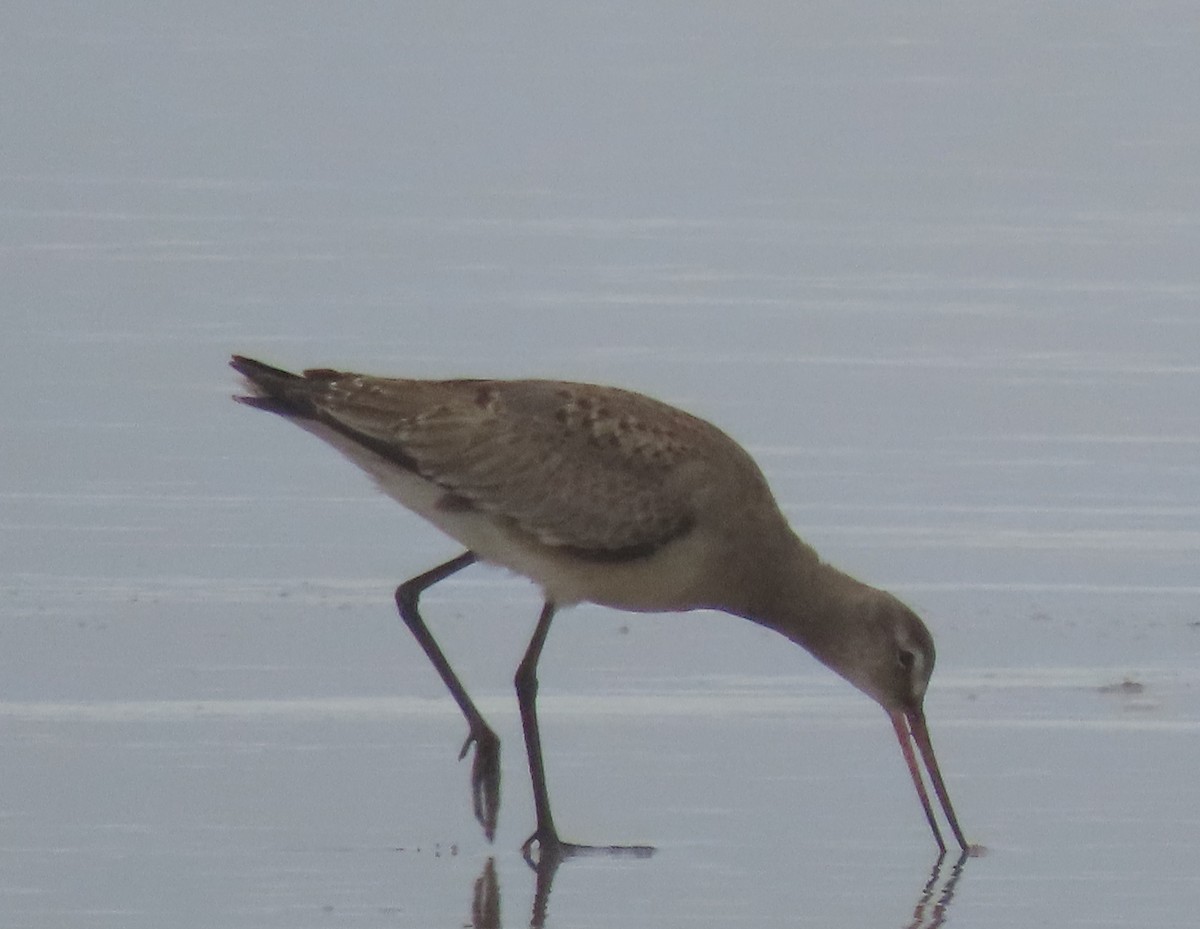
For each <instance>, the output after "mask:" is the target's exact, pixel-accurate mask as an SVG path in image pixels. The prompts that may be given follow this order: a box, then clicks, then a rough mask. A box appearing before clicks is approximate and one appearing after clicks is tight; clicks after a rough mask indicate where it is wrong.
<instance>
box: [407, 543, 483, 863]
mask: <svg viewBox="0 0 1200 929" xmlns="http://www.w3.org/2000/svg"><path fill="white" fill-rule="evenodd" d="M475 561H476V557H475V553H474V552H470V551H467V552H463V553H462V554H461V555H459V556H458V557H457V558H452V559H451V560H450V561H447V562H446V563H445V564H442V565H438V566H437V567H436V568H434V569H433V570H431V571H426V572H425V573H424V574H421V575H418V576H417V577H414V578H413V579H412V580H409V581H405V582H404V583H403V584H401V585H400V586H399V587H397V588H396V606H397V607H398V608H399V610H400V616H401V618H402V619H403V620H404V623H405V625H407V626H408V628H409V630H411V632H412V634H413V636H415V637H416V640H417V642H418V643H420V645H421V648H422V649H423V650H424V652H425V654H426V655H427V656H428V657H429V660H430V662H431V663H432V664H433V666H434V667H435V668H436V669H437V672H438V674H440V675H441V677H442V681H443V682H444V683H445V684H446V688H447V689H448V690H449V691H450V696H452V697H453V698H454V702H455V703H457V704H458V706H459V709H461V710H462V713H463V716H465V717H466V720H467V725H468V726H469V727H470V732H469V734H468V735H467V741H466V742H464V743H463V747H462V751H461V752H459V754H458V757H459V758H463V757H465V756H466V754H467V751H468V750H469V749H470V748H471V745H472V744H474V746H475V759H474V762H473V763H472V765H471V796H472V801H473V803H474V808H475V818H476V819H477V820H479V824H480V825H481V826H483V833H484V835H485V836H487V840H488V841H489V842H490V841H492V839H493V838H494V837H495V835H496V819H497V817H498V816H499V814H500V739H499V737H497V735H496V733H495V732H494V731H492V727H491V726H489V725H488V724H487V723H486V722H485V721H484V718H483V716H482V715H481V714H480V712H479V710H478V709H476V707H475V704H474V703H473V702H472V700H471V698H470V696H468V695H467V691H466V688H465V687H463V685H462V682H461V681H460V680H459V679H458V675H457V674H455V673H454V669H453V668H451V667H450V662H449V661H447V660H446V656H445V655H444V654H442V650H441V648H439V647H438V644H437V642H436V641H434V638H433V636H432V635H431V634H430V632H429V628H428V627H427V626H426V625H425V620H423V619H422V618H421V613H420V611H419V610H418V609H417V601H418V600H419V599H420V597H421V593H422V592H423V591H424V590H425V589H426V588H427V587H432V586H433V585H434V584H436V583H437V582H438V581H440V580H444V579H445V578H447V577H449V576H450V575H451V574H454V573H455V572H456V571H461V570H462V569H463V568H465V567H467V565H470V564H474V563H475Z"/></svg>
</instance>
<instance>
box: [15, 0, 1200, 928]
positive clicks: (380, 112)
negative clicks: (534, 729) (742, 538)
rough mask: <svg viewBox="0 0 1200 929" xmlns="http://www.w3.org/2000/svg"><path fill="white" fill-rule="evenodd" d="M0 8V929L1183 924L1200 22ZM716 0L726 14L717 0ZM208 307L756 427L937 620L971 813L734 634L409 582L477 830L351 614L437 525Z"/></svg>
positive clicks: (815, 675) (1193, 629)
mask: <svg viewBox="0 0 1200 929" xmlns="http://www.w3.org/2000/svg"><path fill="white" fill-rule="evenodd" d="M291 9H292V13H291V15H290V16H289V17H288V18H287V20H286V21H283V20H282V19H281V18H280V17H279V16H278V13H277V11H274V10H272V9H271V8H269V7H267V6H264V5H258V4H252V5H250V6H249V7H246V6H245V5H238V6H234V5H229V6H228V7H224V8H222V7H219V6H218V7H212V6H211V5H210V6H208V7H206V8H205V14H204V16H202V17H201V16H198V15H197V16H195V17H189V16H187V15H185V14H182V13H180V12H178V11H176V10H175V9H174V8H171V10H169V11H168V10H166V9H164V10H160V11H157V12H153V11H152V12H147V11H145V10H142V9H139V8H137V7H135V6H132V5H130V6H122V5H119V4H107V5H105V6H103V7H97V8H95V9H94V10H86V9H83V8H79V7H76V6H74V5H71V6H66V5H63V6H56V5H53V4H38V5H36V6H34V5H28V6H22V5H20V4H17V5H9V6H7V7H6V8H5V11H4V12H3V13H2V14H0V51H2V54H0V62H2V64H0V75H2V80H3V82H4V85H5V88H6V91H7V92H6V93H5V95H4V98H5V103H4V105H3V109H2V110H0V140H2V141H0V274H2V276H3V281H4V299H3V301H0V319H2V320H3V322H4V333H5V339H4V345H5V349H4V352H3V355H4V363H3V364H2V365H0V388H2V391H3V393H2V395H3V396H4V397H5V398H6V399H7V400H8V402H7V403H5V404H3V405H0V437H2V438H0V442H2V443H3V454H0V642H2V643H3V648H2V649H0V785H3V787H0V921H2V922H3V923H4V924H5V925H11V926H28V927H42V926H45V927H59V926H63V925H72V926H96V927H106V926H112V927H117V926H120V927H136V926H161V925H175V926H190V925H195V926H223V927H239V926H247V927H249V926H284V925H286V926H307V925H313V926H340V925H373V926H374V925H389V926H400V927H428V926H435V925H439V926H461V925H464V924H468V923H473V924H475V925H479V926H485V925H497V924H505V925H526V924H529V923H530V921H531V920H533V919H535V918H536V919H537V920H538V921H543V922H544V923H545V924H546V925H547V926H562V927H583V926H593V925H594V926H613V925H627V926H641V925H645V926H656V927H663V926H668V927H669V926H676V925H679V926H683V925H687V926H709V925H711V926H718V925H720V926H728V925H755V926H764V925H765V926H783V925H794V924H796V923H800V924H802V925H807V924H812V925H822V926H830V925H833V926H881V927H882V926H910V925H911V926H926V927H931V926H936V925H948V926H956V925H957V926H972V927H986V926H1009V925H1013V924H1047V925H1057V926H1072V925H1081V926H1089V927H1091V926H1105V925H1129V924H1131V923H1136V924H1149V925H1159V926H1176V925H1178V926H1191V925H1193V924H1194V920H1195V912H1196V909H1197V905H1198V904H1200V886H1198V881H1197V878H1196V876H1195V873H1194V872H1195V868H1194V866H1193V864H1192V862H1193V861H1194V859H1195V857H1196V851H1197V847H1198V846H1200V838H1197V837H1198V836H1200V814H1198V813H1197V812H1196V811H1197V809H1198V808H1200V807H1198V806H1197V802H1196V790H1195V776H1194V775H1195V771H1196V770H1197V766H1198V764H1200V680H1198V678H1200V574H1198V573H1197V570H1196V565H1197V564H1198V563H1200V520H1198V517H1200V455H1198V453H1200V412H1198V410H1200V408H1198V407H1197V403H1196V398H1197V397H1198V396H1200V351H1198V349H1197V346H1198V345H1200V312H1198V311H1197V306H1200V300H1198V298H1200V276H1198V272H1197V263H1196V261H1195V256H1196V255H1197V254H1200V236H1198V234H1197V229H1198V228H1200V194H1198V191H1200V185H1198V184H1197V181H1198V179H1200V174H1198V173H1197V171H1198V169H1197V167H1196V166H1197V165H1198V164H1200V157H1198V155H1200V121H1198V120H1197V115H1198V114H1197V111H1196V104H1195V102H1194V100H1193V97H1194V94H1193V93H1191V89H1190V88H1191V87H1193V86H1195V80H1194V78H1195V68H1196V65H1195V62H1196V61H1198V60H1200V54H1198V53H1200V33H1198V31H1197V27H1196V25H1195V22H1194V20H1195V17H1194V15H1191V12H1192V11H1191V8H1190V6H1189V5H1187V4H1183V3H1174V4H1173V3H1166V4H1158V5H1155V6H1153V7H1146V6H1144V5H1128V4H1118V3H1099V4H1089V5H1088V9H1087V13H1086V14H1082V13H1081V12H1080V11H1079V10H1078V9H1077V8H1076V7H1074V6H1071V5H1064V4H1050V5H1046V4H1017V5H1016V6H1013V5H1009V6H1008V7H1005V8H1003V9H1000V10H989V11H982V10H979V9H962V10H958V9H946V8H932V7H931V8H904V7H897V8H887V9H880V8H879V7H878V6H877V5H873V4H872V5H868V4H863V3H849V4H839V5H837V7H836V8H835V9H829V10H810V9H807V8H806V9H804V10H799V9H793V5H789V4H778V5H772V4H764V5H762V6H760V7H757V8H755V9H754V10H753V11H750V12H742V11H738V12H735V11H734V8H733V7H728V6H727V5H718V4H711V5H710V4H690V5H687V6H679V7H669V8H644V7H642V6H628V7H611V8H605V9H596V8H593V7H591V6H586V7H585V6H583V5H569V6H567V7H565V8H564V7H561V6H560V7H556V8H554V9H551V10H546V9H539V8H536V7H535V6H534V5H525V4H519V5H517V6H516V7H515V8H514V7H511V6H510V7H507V8H504V9H503V10H501V9H496V10H493V9H490V8H489V9H482V8H475V7H471V8H468V7H462V8H456V7H445V6H442V7H438V8H436V9H430V10H427V11H423V12H414V11H412V10H409V9H401V8H399V7H397V8H396V9H394V10H393V9H391V8H389V7H380V8H360V7H355V8H354V10H353V12H345V11H342V10H341V9H340V8H335V7H331V6H327V5H321V4H307V5H306V4H300V5H293V7H292V8H291ZM739 10H740V8H739ZM232 351H239V352H244V353H247V354H252V355H258V356H261V357H264V358H265V359H267V360H270V361H273V362H276V363H279V364H282V365H285V366H289V367H302V366H310V365H342V366H348V367H356V368H360V369H362V370H367V371H371V372H378V373H388V372H395V373H412V374H419V375H430V376H436V375H459V374H497V375H518V374H521V375H542V376H563V377H571V378H576V379H586V380H597V381H603V382H608V383H617V384H622V385H625V386H630V387H634V388H638V389H642V390H645V391H647V392H649V393H652V394H654V395H656V396H660V397H663V398H664V399H667V400H671V401H674V402H676V403H679V404H682V405H684V406H686V407H687V408H689V409H691V410H693V411H695V412H697V413H700V414H701V415H704V416H706V417H708V418H710V419H712V420H714V421H715V422H717V423H718V424H720V425H721V426H722V427H724V428H726V429H727V430H728V431H730V432H731V433H732V434H733V435H735V436H736V437H737V438H738V439H739V440H741V441H743V442H744V443H745V444H746V445H747V446H748V447H749V448H750V449H751V450H752V451H753V452H754V454H755V455H756V457H757V458H758V459H759V460H760V462H761V463H762V465H763V467H764V470H765V471H766V472H767V474H768V476H769V478H770V480H771V482H772V484H773V486H774V487H775V489H776V492H777V494H778V496H779V498H780V500H781V502H782V504H783V505H784V507H785V509H786V510H787V512H788V514H789V516H790V517H791V518H792V520H793V522H794V523H795V525H796V526H797V528H798V529H799V530H800V531H801V532H802V533H803V534H804V535H805V537H806V538H807V539H808V540H809V541H811V542H812V543H813V544H814V545H816V546H817V547H818V549H819V550H820V551H821V552H822V553H823V554H824V555H825V556H826V557H827V558H828V559H829V560H831V561H833V562H835V563H837V564H838V565H840V566H842V567H844V568H846V569H847V570H850V571H851V572H853V573H855V574H857V575H860V576H862V577H863V578H864V579H866V580H869V581H871V582H873V583H876V584H879V585H880V586H885V587H888V588H889V589H892V590H894V591H895V592H897V593H898V594H899V595H900V596H901V597H903V598H904V599H905V600H907V601H908V602H910V603H911V604H912V605H913V606H914V607H915V608H916V609H918V611H919V612H920V613H921V614H922V615H923V616H924V617H925V618H926V620H927V621H928V623H929V625H930V627H931V628H932V629H933V631H934V634H935V636H936V639H937V643H938V656H939V661H938V669H937V671H936V673H935V676H934V681H933V685H932V689H931V692H930V695H929V699H928V702H927V708H928V716H929V721H930V726H931V730H932V733H933V737H934V740H935V742H936V744H937V747H938V752H939V757H940V759H941V763H942V768H943V771H944V773H945V774H946V776H947V780H948V784H949V788H950V791H951V794H952V796H953V798H954V801H955V804H956V806H957V808H958V812H959V817H960V819H961V820H962V822H963V825H964V828H965V829H966V831H967V834H968V836H969V838H971V839H972V841H976V842H979V843H981V844H982V845H984V846H986V848H987V850H988V851H987V854H986V855H984V856H983V857H979V858H971V859H968V860H967V861H965V862H963V863H962V864H961V866H960V867H956V865H955V863H954V862H952V861H950V860H947V861H945V862H943V863H942V864H941V867H940V869H935V861H934V849H933V845H932V842H931V840H930V838H929V836H928V834H927V830H926V827H925V824H924V823H923V821H922V817H921V812H920V809H919V807H918V805H917V802H916V799H915V797H913V796H912V787H911V784H910V783H909V782H908V779H907V774H906V772H905V770H904V765H903V762H902V760H901V758H900V756H899V752H898V751H897V750H896V747H895V745H894V739H893V737H892V734H891V729H890V727H889V726H888V723H887V720H886V718H885V717H884V716H883V714H882V713H880V712H879V711H878V709H877V708H876V707H874V706H873V705H872V704H870V703H869V702H868V701H867V700H866V699H865V698H863V697H861V696H859V695H858V694H857V693H856V692H854V691H853V690H851V688H849V687H848V686H847V685H845V684H844V683H843V682H841V681H840V680H838V679H836V678H834V677H833V676H832V675H830V674H829V673H828V672H826V671H824V670H823V669H822V668H820V667H818V666H817V665H816V664H815V662H813V661H812V660H811V659H809V658H808V657H807V656H806V655H804V654H803V653H802V652H800V651H799V650H798V649H796V648H794V647H791V646H788V645H787V644H786V643H784V642H783V641H782V640H781V639H779V638H777V637H775V636H774V635H772V634H771V633H768V632H765V631H763V630H760V629H757V628H754V627H751V626H749V624H747V623H744V622H741V621H738V620H734V619H730V618H728V617H723V616H717V615H708V614H695V615H690V616H664V617H640V616H638V617H635V616H628V615H623V614H618V613H613V612H609V611H605V610H601V609H598V608H593V607H580V608H578V609H575V610H572V611H569V612H567V613H564V614H563V616H562V617H561V618H560V619H559V620H558V621H556V625H555V629H554V631H553V633H552V635H551V637H550V640H549V642H548V644H547V648H546V653H545V656H544V660H543V663H542V673H541V678H542V709H543V715H544V720H543V728H544V736H545V740H546V743H547V754H548V758H547V764H548V768H549V771H548V774H549V779H550V789H551V791H552V795H553V797H554V802H555V811H556V817H557V819H558V821H559V825H560V828H561V829H562V831H563V833H564V835H565V836H566V837H567V838H570V839H574V840H577V841H581V842H594V843H603V844H609V843H651V844H653V845H655V846H656V847H657V849H658V852H657V854H655V855H654V856H653V857H652V858H650V859H647V860H631V859H628V858H586V859H581V860H574V861H570V862H567V863H565V864H564V865H563V866H562V867H561V868H560V869H559V870H558V872H557V874H555V875H554V880H553V886H552V888H549V889H550V892H549V894H548V896H546V891H547V889H548V888H547V886H546V882H545V881H544V880H543V882H542V884H541V886H540V888H539V884H538V881H537V877H536V875H535V874H534V873H533V872H532V871H531V870H530V869H529V868H528V867H527V866H526V865H525V863H524V862H523V861H522V859H521V857H520V855H519V852H518V848H519V846H520V844H521V842H522V840H523V839H524V838H525V836H526V835H527V834H528V832H529V830H530V829H531V828H532V803H531V797H530V792H529V785H528V775H527V773H526V772H525V770H524V763H523V752H522V750H521V748H520V744H521V743H520V727H519V722H518V720H517V716H516V708H515V700H514V699H513V698H512V696H511V692H510V691H511V684H510V680H511V674H512V671H513V669H514V668H515V666H516V662H517V660H518V658H519V656H520V653H521V651H522V649H523V646H524V641H525V639H526V637H527V636H528V634H529V632H530V631H531V630H532V627H533V622H534V619H535V618H536V614H537V609H538V599H537V596H536V592H534V591H532V590H531V589H529V587H528V586H527V585H526V584H525V583H524V582H522V581H520V580H516V579H509V578H505V577H503V576H502V575H500V574H499V573H497V572H493V571H488V570H486V569H478V568H476V569H472V570H471V571H468V572H464V574H463V575H462V576H461V578H458V579H456V580H454V581H453V582H448V583H447V584H446V585H444V586H442V587H439V588H437V589H436V590H435V591H433V592H432V593H431V594H430V595H429V596H428V597H427V600H426V602H427V615H428V617H429V619H430V623H431V625H432V626H433V628H434V630H435V633H436V635H437V636H438V637H439V640H441V641H442V643H443V645H444V646H445V648H446V650H447V652H449V653H450V655H451V656H452V660H453V661H454V663H455V665H456V667H457V668H458V669H459V671H460V673H461V674H462V676H463V677H464V678H465V679H466V680H467V681H468V684H469V687H470V689H471V691H472V693H473V694H475V695H476V696H477V697H478V699H479V702H480V704H481V707H482V708H483V710H484V711H485V713H487V715H488V717H489V719H490V720H491V721H492V723H493V725H494V726H495V727H496V728H497V730H498V731H499V732H500V735H501V737H502V739H503V744H504V755H503V765H504V768H503V805H502V809H501V814H500V827H499V832H498V835H497V837H496V841H495V843H494V844H492V845H489V844H488V843H486V842H485V841H484V839H483V838H482V836H481V835H480V832H479V828H478V826H477V825H476V824H475V822H474V820H473V818H472V815H471V810H470V806H469V794H468V767H467V765H466V763H462V764H459V763H456V762H455V754H456V752H457V750H458V748H459V745H460V739H461V738H462V736H463V735H464V726H463V724H462V721H461V719H460V718H459V716H458V715H457V710H456V709H455V707H454V706H453V704H452V703H451V702H450V701H449V700H448V699H447V698H446V697H445V695H444V694H443V692H442V689H441V685H440V682H439V681H438V680H437V678H436V676H435V675H434V674H433V672H432V671H431V670H430V669H429V668H428V667H427V665H426V662H425V659H424V657H423V656H422V655H421V653H420V651H419V649H418V648H416V647H415V645H414V644H413V643H412V642H411V640H410V639H409V638H408V637H407V633H406V631H405V630H404V629H403V626H402V625H401V623H400V622H399V621H398V619H397V618H396V616H395V611H394V606H393V604H392V600H391V593H392V590H393V589H394V587H395V585H396V583H398V582H399V581H400V580H403V579H404V578H405V577H407V576H409V575H412V574H415V573H417V572H418V571H420V570H423V569H424V568H426V567H428V566H430V565H432V564H435V563H437V562H438V561H439V560H443V559H445V558H447V557H450V556H452V555H453V554H455V552H456V550H455V548H454V546H453V543H451V542H450V541H449V540H446V539H444V538H442V537H440V536H439V535H438V534H437V533H436V532H435V531H434V530H432V529H429V528H427V527H425V526H423V525H421V524H420V523H418V522H417V521H416V520H415V518H413V517H410V516H409V515H407V514H405V513H404V512H403V511H402V510H400V508H399V507H396V506H395V505H393V504H391V503H389V502H387V501H385V500H383V499H381V498H379V497H378V496H376V495H375V494H374V493H373V492H372V491H371V489H370V488H369V486H368V484H367V482H366V481H365V480H364V479H362V478H361V477H360V476H359V475H357V474H356V473H354V471H353V469H352V468H351V467H350V466H349V465H347V464H346V463H345V462H343V461H341V460H340V459H339V458H338V457H337V456H336V455H334V454H332V453H331V452H329V451H328V450H327V449H325V448H322V447H320V445H319V444H318V443H316V442H314V441H313V440H312V439H311V438H309V437H308V436H306V435H304V434H303V433H301V432H300V431H299V430H294V429H289V428H287V426H286V424H283V423H278V422H273V421H270V420H267V419H266V418H265V417H262V416H256V415H255V414H254V412H253V411H251V410H247V409H245V408H240V407H237V406H235V405H234V404H232V403H230V402H229V401H228V399H227V396H228V394H229V393H231V392H233V391H234V389H235V388H236V384H235V381H234V378H233V377H232V375H231V373H230V372H229V371H228V370H227V369H226V368H225V362H226V359H227V356H228V354H229V353H230V352H232Z"/></svg>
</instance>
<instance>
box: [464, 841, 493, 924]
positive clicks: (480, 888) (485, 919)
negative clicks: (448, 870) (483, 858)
mask: <svg viewBox="0 0 1200 929" xmlns="http://www.w3.org/2000/svg"><path fill="white" fill-rule="evenodd" d="M470 926H471V927H472V929H500V884H499V882H498V881H497V880H496V860H495V859H494V858H489V859H488V860H487V864H485V865H484V866H483V871H482V872H481V873H480V875H479V877H477V878H475V892H474V895H473V896H472V899H471V922H470Z"/></svg>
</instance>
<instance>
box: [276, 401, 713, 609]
mask: <svg viewBox="0 0 1200 929" xmlns="http://www.w3.org/2000/svg"><path fill="white" fill-rule="evenodd" d="M296 424H297V425H299V426H301V427H302V428H304V429H306V430H307V431H308V432H311V433H312V434H313V435H315V436H317V437H318V438H321V439H323V440H324V441H326V442H328V443H329V444H330V445H332V446H334V447H335V448H336V449H338V451H340V452H341V453H342V454H343V455H345V456H346V457H347V458H349V459H350V460H351V461H353V462H354V463H355V464H356V465H358V466H359V467H360V468H362V469H363V470H364V471H366V472H367V473H368V474H369V475H371V477H372V478H373V479H374V480H375V483H376V484H377V485H378V486H379V488H380V489H381V490H382V491H383V492H384V493H386V494H387V495H388V496H389V497H391V498H392V499H393V500H396V501H397V502H398V503H400V504H402V505H403V506H405V507H406V508H408V509H410V510H412V511H413V512H414V513H416V514H417V515H419V516H422V517H424V518H425V519H426V520H428V521H429V522H431V523H433V525H435V526H437V527H438V528H439V529H441V530H442V531H443V532H444V533H446V534H447V535H448V536H450V537H451V538H453V539H456V540H457V541H458V542H460V543H461V544H462V545H463V546H464V547H465V548H467V549H470V550H471V551H472V552H474V553H475V554H476V555H477V556H478V557H479V558H480V559H481V560H482V561H486V562H489V563H491V564H496V565H500V566H502V567H505V568H508V569H509V570H511V571H513V572H515V573H517V574H520V575H523V576H524V577H527V578H529V579H531V580H532V581H534V582H535V583H536V584H538V585H539V586H540V587H541V588H542V590H543V592H544V593H545V596H546V598H547V599H548V600H552V601H553V602H554V603H556V604H558V605H559V606H567V605H570V604H573V603H580V602H584V601H587V602H592V603H600V604H604V605H606V606H612V607H617V608H619V609H626V610H634V611H641V612H662V611H669V610H684V609H692V608H695V607H698V606H702V605H704V604H702V603H701V602H699V600H698V599H697V595H696V590H697V585H698V582H699V581H700V580H701V579H702V577H703V574H704V568H703V566H704V564H705V562H706V555H707V546H706V545H705V542H704V539H703V535H702V534H701V533H699V532H695V531H693V532H690V533H688V534H686V535H685V536H683V537H682V538H681V539H679V540H677V541H675V542H672V543H670V544H668V545H666V546H664V547H663V548H661V549H659V550H658V551H657V552H655V553H654V554H653V555H651V556H648V557H646V558H639V559H633V560H630V561H618V562H611V561H609V562H606V561H592V560H589V559H584V558H579V557H577V556H573V555H571V554H569V553H567V552H563V551H561V550H556V549H555V548H553V547H552V546H546V545H541V544H538V543H537V542H535V541H533V540H531V539H529V538H527V537H525V536H523V535H521V534H519V533H515V532H513V531H512V530H511V529H508V528H506V527H505V525H504V524H503V522H502V521H501V520H497V519H495V518H493V517H491V516H489V515H488V514H486V513H481V512H479V511H477V510H471V509H462V508H456V507H453V506H450V507H447V506H445V505H444V504H442V501H443V500H444V498H445V497H446V491H445V490H443V489H442V488H440V487H438V486H437V485H436V484H433V483H432V482H430V481H427V480H425V479H424V478H422V477H420V476H418V475H416V474H414V473H413V472H411V471H409V470H407V469H405V468H402V467H399V466H397V465H395V464H393V463H392V462H390V461H388V460H387V459H384V458H381V457H380V456H379V455H376V454H375V453H374V452H372V451H370V450H368V449H366V448H364V447H363V446H361V445H359V444H358V443H356V442H354V441H353V440H351V439H348V438H346V437H345V436H343V435H342V434H341V433H339V432H336V431H335V430H333V429H330V428H329V427H327V426H324V425H322V424H321V423H318V422H315V421H313V420H296Z"/></svg>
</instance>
